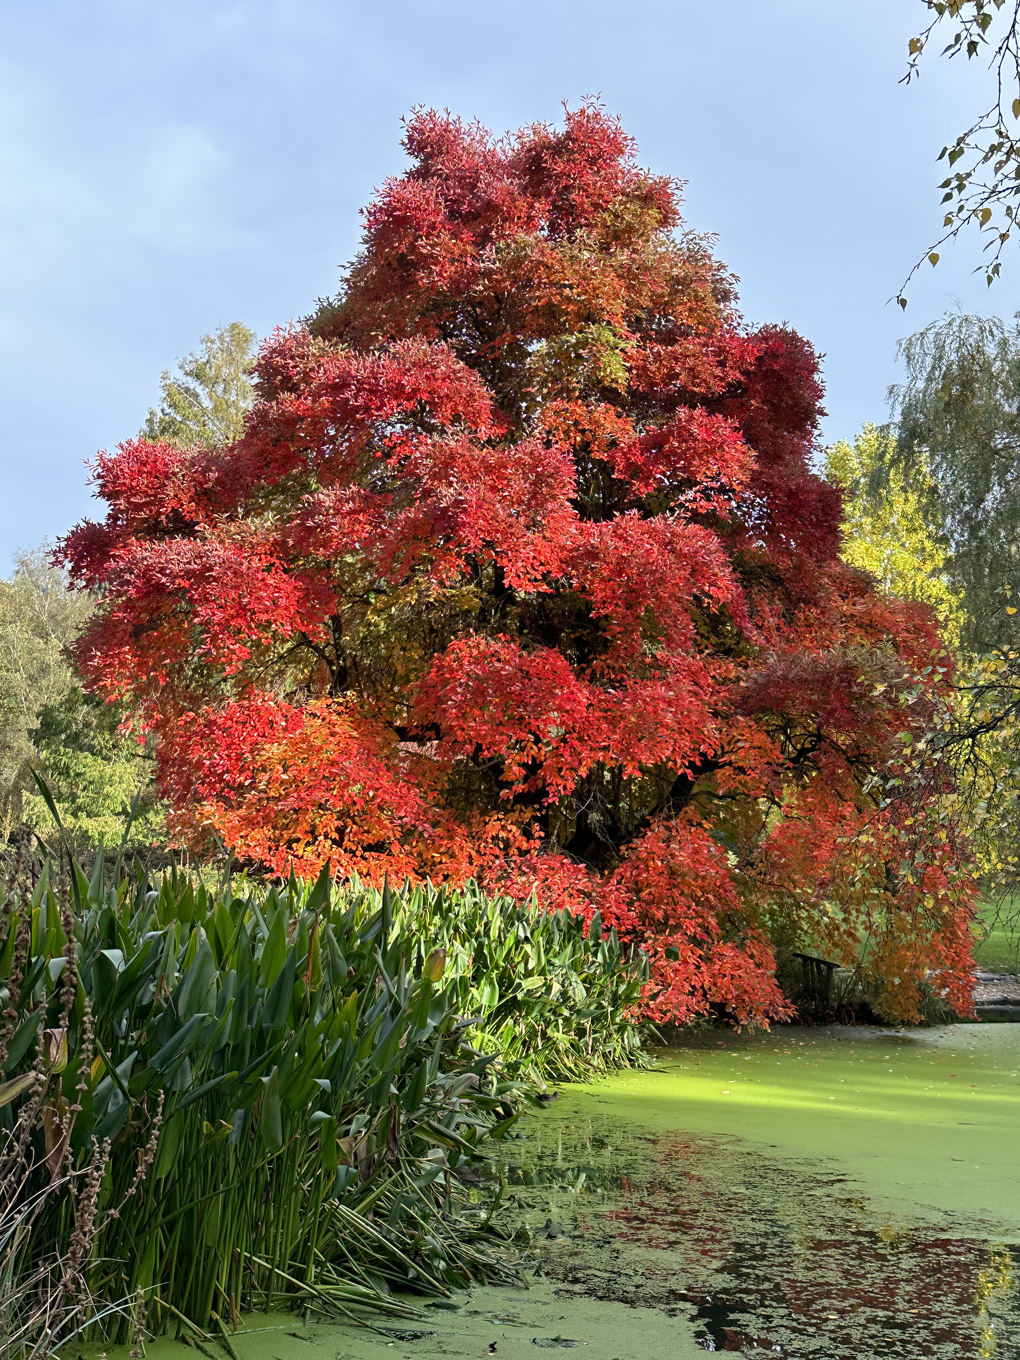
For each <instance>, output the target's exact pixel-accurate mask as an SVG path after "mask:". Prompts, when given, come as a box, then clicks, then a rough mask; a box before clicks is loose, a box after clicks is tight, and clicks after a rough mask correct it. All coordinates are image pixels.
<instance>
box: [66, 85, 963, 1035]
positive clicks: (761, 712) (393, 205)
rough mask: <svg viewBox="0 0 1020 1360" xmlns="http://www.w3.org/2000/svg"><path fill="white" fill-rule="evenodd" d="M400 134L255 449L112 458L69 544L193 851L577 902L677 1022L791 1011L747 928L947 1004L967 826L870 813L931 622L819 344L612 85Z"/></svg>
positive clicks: (290, 343)
mask: <svg viewBox="0 0 1020 1360" xmlns="http://www.w3.org/2000/svg"><path fill="white" fill-rule="evenodd" d="M404 145H405V147H406V149H407V152H408V154H409V156H410V159H411V168H410V169H409V170H408V171H407V172H406V173H405V174H404V175H402V176H401V177H399V178H397V179H392V180H390V181H388V182H387V183H386V184H385V186H384V187H383V189H382V191H381V192H380V193H379V195H378V197H377V199H376V201H375V202H374V203H373V205H372V206H371V208H370V209H369V210H368V212H367V217H366V227H365V236H364V247H363V250H362V252H361V254H360V255H359V256H358V257H357V259H356V260H355V261H354V263H353V265H352V266H351V268H350V271H349V273H348V275H347V278H346V281H345V283H344V287H343V289H342V291H341V293H340V295H339V297H338V298H337V299H336V300H334V301H331V302H328V303H325V304H323V305H321V306H320V307H319V309H318V311H317V312H316V313H315V314H314V315H313V316H312V317H311V318H310V320H309V321H308V322H307V323H306V324H304V325H302V326H299V327H295V328H291V329H289V330H286V331H281V332H279V333H278V334H276V335H275V336H274V337H273V338H272V339H271V340H270V341H269V343H268V344H267V345H266V346H265V347H264V349H263V350H262V353H261V356H260V358H259V361H258V364H257V369H256V376H257V402H256V405H255V408H254V410H253V412H252V415H251V417H250V419H249V421H248V425H247V429H246V433H245V434H244V436H243V438H242V439H240V440H239V441H238V442H237V443H235V444H231V445H229V446H225V447H219V448H212V449H207V448H190V449H181V448H177V447H173V446H171V445H168V444H161V443H156V444H153V443H147V442H145V441H141V440H130V441H128V442H126V443H125V444H123V445H121V446H120V448H119V449H118V450H117V451H116V452H115V453H113V454H102V455H100V456H99V458H98V460H97V462H96V464H95V469H94V473H95V483H96V486H97V489H98V494H99V495H100V496H101V497H102V498H103V499H104V500H105V501H106V502H107V504H108V506H109V510H108V513H107V516H106V520H105V522H104V523H103V524H102V525H96V524H92V523H85V524H82V525H80V526H79V527H78V528H76V529H75V530H74V531H73V532H72V533H71V534H70V535H69V536H68V538H67V539H66V540H65V542H64V544H63V546H62V554H61V555H62V560H63V561H64V562H65V563H66V564H67V565H68V566H69V567H70V569H71V571H72V573H73V576H74V579H75V580H76V581H78V582H79V583H80V584H81V585H82V586H83V587H87V588H89V589H92V590H95V591H97V592H99V593H100V595H101V599H102V604H101V607H100V608H99V609H98V611H97V613H96V615H95V617H94V620H93V622H92V625H91V627H90V628H89V630H88V632H87V633H86V635H85V636H84V637H83V638H82V639H81V642H80V645H79V647H78V664H79V667H80V669H81V672H82V674H83V675H84V676H85V677H86V679H87V682H88V683H89V684H90V685H91V687H93V688H94V689H95V690H96V691H98V692H99V693H102V694H104V695H106V696H108V697H109V698H111V699H112V698H126V699H128V700H129V701H130V702H131V704H132V705H133V706H134V709H135V711H136V712H138V713H139V714H140V716H141V718H142V720H143V722H144V723H145V725H146V726H147V727H149V728H150V729H154V730H155V733H156V735H157V737H158V751H159V768H160V778H161V782H162V788H163V791H164V793H165V795H166V797H167V798H168V799H169V802H170V804H171V806H172V808H173V811H174V816H175V818H176V824H177V828H178V830H179V833H180V835H181V836H182V837H184V838H185V839H187V840H188V841H190V842H191V843H193V844H196V845H201V844H202V843H203V840H204V839H208V838H209V836H210V834H211V833H215V834H216V835H217V836H219V837H220V838H222V839H223V840H224V841H225V842H226V843H228V844H230V845H232V846H233V847H235V849H236V850H237V851H238V852H239V853H241V854H242V855H245V856H248V857H250V858H252V859H254V860H257V861H260V862H262V863H264V864H266V865H268V866H271V867H272V868H273V869H274V870H275V871H277V872H279V873H285V872H287V871H289V870H290V869H291V868H293V869H295V870H296V871H297V872H299V873H312V872H314V871H315V870H316V869H317V868H318V867H319V866H320V865H321V864H322V863H323V862H324V861H325V860H327V859H329V860H331V861H332V862H333V864H334V866H335V867H336V868H337V869H338V870H339V871H341V872H353V871H356V872H358V873H359V874H361V875H363V876H366V877H368V878H370V879H375V880H378V879H379V878H381V876H382V875H383V874H386V873H388V874H389V875H390V877H391V878H394V877H402V876H404V875H407V876H410V877H414V876H420V875H426V874H427V875H431V876H432V877H433V878H445V879H447V880H450V881H454V882H456V881H462V880H464V879H466V878H468V877H472V876H473V877H477V878H479V879H481V880H482V881H483V882H485V883H487V884H489V885H491V886H494V887H501V888H504V889H507V890H510V891H512V892H515V893H518V894H530V893H531V892H532V891H533V890H537V892H538V895H539V897H540V899H541V900H542V901H544V902H547V903H549V904H551V905H559V904H564V903H565V904H567V905H569V906H571V907H573V908H574V909H576V910H578V911H585V912H588V913H591V912H593V911H594V910H596V909H598V910H599V911H600V912H601V916H602V920H603V921H604V922H606V923H607V924H612V925H614V926H615V927H616V928H617V929H618V930H620V931H621V932H622V933H624V934H625V935H626V936H628V937H629V938H631V939H634V940H637V941H639V942H640V943H642V944H643V945H644V946H645V947H646V948H647V949H649V950H650V952H651V954H652V956H653V962H654V973H653V984H652V987H651V989H650V992H649V1006H650V1010H651V1013H652V1014H654V1015H656V1016H658V1017H660V1018H664V1019H676V1020H683V1019H686V1018H688V1017H689V1016H691V1015H693V1014H696V1013H697V1012H699V1011H703V1010H705V1009H707V1008H708V1006H709V1005H711V1004H712V1003H716V1004H721V1005H724V1006H725V1007H727V1008H728V1009H729V1010H730V1011H731V1012H732V1013H733V1014H734V1015H735V1016H736V1017H737V1018H738V1019H739V1020H740V1021H746V1020H748V1019H757V1020H763V1019H766V1018H767V1017H769V1016H777V1015H780V1014H783V1013H784V1006H785V1003H784V1002H783V1000H782V997H781V994H780V992H779V990H778V988H777V986H776V982H775V978H774V958H773V948H772V945H771V944H770V939H772V940H779V941H780V942H781V943H785V944H787V945H788V946H791V947H793V946H794V945H795V943H796V942H797V941H801V942H810V943H812V944H813V945H814V947H816V948H819V949H824V950H826V951H827V952H828V953H830V954H835V955H836V956H837V957H840V958H841V959H843V960H844V961H851V960H852V959H854V958H855V957H856V956H857V954H858V952H859V950H860V947H861V945H862V943H865V942H866V944H867V949H866V951H865V957H866V966H867V967H868V968H870V969H871V971H872V973H873V976H874V977H875V978H876V979H878V980H879V983H880V985H881V986H882V987H883V988H884V997H883V1005H884V1007H885V1010H886V1012H887V1013H888V1014H890V1015H896V1016H903V1017H907V1018H909V1017H910V1016H912V1015H914V1014H915V1013H916V1002H917V996H918V987H919V985H920V981H921V979H922V978H923V977H924V976H925V975H926V974H927V975H928V976H929V979H930V980H932V981H934V983H935V984H936V985H937V986H939V987H941V988H942V989H946V990H948V992H949V994H950V995H951V997H952V999H953V1000H954V1001H955V1002H956V1004H958V1005H962V1006H966V1005H967V991H966V988H967V984H968V972H967V951H968V946H969V901H970V892H971V889H970V884H969V881H968V879H967V877H966V875H965V874H964V873H962V872H961V871H960V870H959V869H958V867H957V861H958V855H957V852H956V850H955V847H954V845H953V839H952V836H951V835H947V834H946V829H945V827H944V826H938V825H936V824H935V821H934V817H933V814H932V813H931V812H930V811H926V810H924V809H921V810H920V811H919V812H918V814H917V815H916V816H914V817H912V818H907V817H906V816H905V815H904V814H903V813H902V811H900V812H898V811H897V807H898V806H899V805H898V804H897V803H895V801H893V802H890V801H889V800H888V799H886V798H884V797H883V796H882V789H883V787H884V786H885V784H886V783H888V779H889V777H890V772H893V773H895V769H896V765H895V762H896V760H897V757H898V755H899V753H900V752H901V751H902V749H903V739H904V737H905V736H909V735H910V734H911V733H914V734H915V735H916V733H917V731H918V729H919V727H922V726H923V724H924V723H925V722H926V721H927V715H928V714H929V712H930V708H931V704H932V702H933V682H932V681H931V680H930V678H926V676H925V674H924V673H923V672H924V671H925V668H927V667H928V666H929V661H930V658H931V656H932V653H933V652H934V651H935V650H937V649H938V647H939V639H938V636H937V632H936V629H935V626H934V624H933V620H932V618H931V616H930V615H929V614H928V613H926V612H925V611H924V610H923V608H921V607H919V606H917V605H911V604H905V603H902V602H896V601H892V600H889V599H888V598H883V597H881V596H880V595H879V594H877V593H876V590H875V588H874V586H873V584H872V582H871V581H870V580H868V579H866V578H865V577H864V576H862V575H861V574H860V573H859V572H857V571H854V570H852V569H850V568H848V567H847V566H845V565H844V564H843V563H841V561H840V560H839V557H838V555H837V554H838V548H839V528H838V526H839V522H840V503H839V496H838V493H837V491H836V490H835V488H833V487H832V486H830V485H829V484H827V483H826V482H824V481H823V480H821V479H820V478H819V477H818V476H817V475H815V474H814V473H813V472H812V471H811V468H810V459H811V456H812V451H813V442H814V440H815V434H816V422H817V419H818V414H819V400H820V396H821V390H820V386H819V381H818V376H817V361H816V356H815V354H814V352H813V351H812V349H811V347H810V345H808V344H807V343H806V342H805V341H804V340H802V339H801V338H800V337H798V336H797V335H796V334H794V333H792V332H791V331H788V330H785V329H780V328H776V327H766V328H764V329H762V330H759V331H756V332H750V331H748V330H747V329H746V328H745V327H744V326H743V325H742V323H741V320H740V318H739V316H738V314H737V313H736V311H735V309H734V303H733V280H732V279H731V277H730V276H729V275H728V274H727V273H726V272H725V270H724V269H723V268H722V267H721V266H720V265H719V264H718V263H717V262H716V261H715V260H714V259H713V258H712V256H711V254H710V252H709V249H708V244H707V243H706V241H705V240H704V239H703V238H701V237H698V236H695V235H692V234H690V233H689V232H686V231H685V230H684V229H683V227H682V224H681V221H680V217H679V212H678V202H679V194H678V189H677V186H676V185H675V184H673V183H672V182H671V181H669V180H667V179H664V178H661V177H657V176H654V175H651V174H648V173H646V172H645V171H642V170H640V169H638V168H637V166H636V162H635V158H634V147H633V145H632V143H631V141H630V140H629V139H628V138H627V137H626V136H625V135H624V133H623V132H622V131H621V129H620V127H619V126H618V125H617V123H616V122H614V121H613V120H611V119H609V118H607V117H606V116H605V115H604V114H603V113H602V111H601V110H600V109H599V108H597V107H594V106H586V107H584V108H582V109H580V110H579V111H577V112H574V113H568V115H567V117H566V124H565V127H564V128H563V130H562V131H556V130H553V129H551V128H549V127H546V126H536V127H530V128H526V129H525V130H523V131H522V132H521V133H519V134H518V135H517V136H516V137H513V138H508V139H506V140H503V141H494V140H493V139H492V138H491V137H490V136H489V135H488V134H487V133H486V132H484V131H483V130H482V129H481V128H478V127H474V126H472V127H465V126H464V125H463V124H461V123H460V122H458V121H457V120H455V119H452V118H449V117H444V116H440V115H438V114H435V113H420V114H417V115H416V116H415V117H413V118H412V119H411V121H410V123H409V125H408V128H407V135H406V138H405V143H404ZM930 674H935V672H930ZM926 817H931V818H932V820H931V823H930V825H929V824H928V823H927V822H926V821H925V818H926ZM907 821H911V822H912V823H913V825H912V826H911V828H910V830H909V841H910V846H911V847H912V848H911V851H910V854H909V855H908V854H907V852H906V846H907V840H908V832H907V828H906V827H905V825H904V823H905V822H907ZM918 847H920V850H918ZM908 861H909V862H908Z"/></svg>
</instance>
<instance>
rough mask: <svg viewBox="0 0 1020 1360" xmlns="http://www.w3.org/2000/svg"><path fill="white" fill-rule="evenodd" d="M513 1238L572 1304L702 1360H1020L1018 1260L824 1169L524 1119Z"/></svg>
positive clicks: (734, 1147)
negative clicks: (677, 1342) (595, 1304)
mask: <svg viewBox="0 0 1020 1360" xmlns="http://www.w3.org/2000/svg"><path fill="white" fill-rule="evenodd" d="M529 1123H530V1128H529V1129H528V1137H527V1138H525V1139H522V1140H521V1141H520V1142H518V1143H516V1144H514V1145H512V1146H511V1147H510V1148H509V1149H507V1150H506V1153H505V1161H504V1164H503V1165H502V1167H501V1171H502V1174H503V1175H504V1176H505V1177H506V1180H507V1182H508V1190H509V1198H510V1205H509V1213H510V1214H511V1216H512V1217H513V1218H514V1219H516V1222H517V1225H518V1227H517V1231H518V1237H519V1240H522V1241H524V1240H527V1241H530V1242H531V1244H532V1247H533V1248H534V1249H535V1250H536V1251H537V1252H538V1253H539V1256H540V1258H541V1259H542V1261H543V1269H544V1271H545V1272H546V1274H547V1275H548V1276H550V1277H551V1278H552V1279H554V1280H556V1281H558V1282H559V1283H560V1284H561V1285H562V1286H563V1287H564V1288H569V1289H570V1290H571V1291H572V1292H574V1291H577V1290H578V1289H580V1290H582V1291H583V1292H584V1293H586V1294H589V1295H593V1296H596V1297H599V1298H604V1299H612V1300H616V1301H619V1302H623V1303H629V1304H632V1305H638V1306H653V1307H657V1308H660V1309H662V1310H664V1311H665V1312H666V1313H668V1314H670V1315H672V1316H677V1317H685V1318H689V1319H691V1320H693V1322H694V1323H695V1324H696V1327H697V1340H698V1344H699V1345H700V1346H701V1347H702V1348H703V1349H704V1350H706V1351H719V1352H730V1353H736V1354H742V1355H745V1356H748V1357H761V1358H762V1360H763V1358H764V1357H765V1356H791V1357H798V1356H803V1357H812V1358H813V1360H872V1357H874V1360H880V1358H881V1357H887V1356H888V1357H908V1358H909V1360H922V1358H923V1357H937V1358H938V1360H942V1358H943V1357H944V1360H970V1357H975V1360H993V1358H994V1360H1020V1300H1018V1297H1017V1281H1016V1278H1015V1276H1016V1267H1014V1262H1017V1263H1018V1266H1020V1244H1017V1243H1013V1242H1002V1241H996V1240H995V1239H994V1237H993V1236H992V1235H991V1233H990V1232H987V1233H986V1232H985V1231H983V1228H982V1225H981V1224H980V1223H976V1222H972V1223H970V1224H962V1225H961V1224H959V1223H958V1222H954V1221H951V1220H950V1218H949V1216H946V1217H945V1218H944V1219H940V1218H938V1217H937V1216H936V1215H934V1214H932V1215H930V1216H928V1217H927V1218H922V1217H920V1216H914V1217H908V1216H906V1215H903V1214H897V1215H895V1216H893V1215H890V1214H889V1213H888V1212H886V1211H883V1210H882V1209H880V1208H878V1207H877V1206H873V1205H871V1204H870V1203H869V1202H868V1201H867V1200H866V1199H863V1198H862V1197H861V1196H860V1194H859V1191H857V1188H856V1187H855V1186H853V1185H851V1184H850V1183H849V1181H847V1179H846V1178H844V1177H842V1176H840V1175H839V1174H834V1173H832V1172H831V1171H829V1170H827V1169H826V1168H825V1166H824V1165H823V1164H819V1163H809V1162H805V1161H797V1162H795V1163H794V1162H791V1161H789V1160H785V1161H784V1160H781V1159H779V1158H778V1157H777V1158H774V1159H773V1158H771V1157H770V1156H769V1155H768V1150H767V1149H765V1150H762V1149H756V1148H752V1147H749V1146H747V1145H745V1144H740V1143H738V1142H736V1141H729V1140H726V1139H712V1138H707V1137H699V1138H697V1139H695V1138H678V1137H673V1136H665V1137H663V1136H658V1135H655V1134H651V1133H647V1134H646V1133H643V1132H642V1131H640V1130H639V1129H636V1128H633V1127H629V1128H628V1127H621V1126H620V1125H619V1124H616V1125H614V1124H611V1123H610V1122H609V1121H599V1120H598V1119H581V1118H576V1119H571V1118H566V1119H551V1118H550V1117H549V1116H548V1115H544V1116H543V1117H542V1119H540V1120H538V1119H536V1120H532V1121H529Z"/></svg>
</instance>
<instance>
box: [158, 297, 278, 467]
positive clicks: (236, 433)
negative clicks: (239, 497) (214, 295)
mask: <svg viewBox="0 0 1020 1360" xmlns="http://www.w3.org/2000/svg"><path fill="white" fill-rule="evenodd" d="M201 343H202V348H201V350H200V351H198V352H197V353H194V354H188V355H186V356H185V357H184V358H183V359H182V360H181V361H180V364H179V365H178V373H179V376H177V377H175V376H174V375H173V374H171V373H169V372H165V373H164V374H163V375H162V377H161V378H160V390H161V393H162V395H161V399H160V403H159V407H158V408H154V409H151V410H150V411H149V415H148V419H147V420H146V422H145V424H144V426H143V427H142V436H143V437H144V438H145V439H151V440H165V441H167V442H168V443H171V444H180V445H181V446H182V447H188V446H190V445H192V444H205V445H207V446H209V447H210V448H211V447H212V446H213V445H214V444H222V443H229V442H230V441H231V440H233V439H238V438H239V437H240V435H241V432H242V431H243V429H244V419H245V416H246V415H247V413H248V411H249V409H250V407H251V403H252V384H251V367H252V364H253V363H254V361H255V332H254V331H252V330H249V329H248V327H247V326H242V325H241V323H240V322H239V321H231V322H230V324H229V325H227V326H220V327H219V328H218V329H217V330H216V331H214V332H213V334H212V335H203V336H202V342H201Z"/></svg>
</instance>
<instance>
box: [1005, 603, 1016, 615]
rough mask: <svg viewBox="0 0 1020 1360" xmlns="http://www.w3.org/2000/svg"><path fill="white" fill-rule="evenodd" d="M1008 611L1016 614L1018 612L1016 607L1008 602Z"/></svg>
mask: <svg viewBox="0 0 1020 1360" xmlns="http://www.w3.org/2000/svg"><path fill="white" fill-rule="evenodd" d="M1006 613H1007V614H1015V613H1016V610H1015V609H1014V607H1013V606H1012V605H1011V604H1008V605H1007V606H1006Z"/></svg>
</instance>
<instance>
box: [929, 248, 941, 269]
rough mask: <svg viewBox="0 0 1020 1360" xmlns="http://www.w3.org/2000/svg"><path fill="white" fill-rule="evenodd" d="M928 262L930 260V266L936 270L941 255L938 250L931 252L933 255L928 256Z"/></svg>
mask: <svg viewBox="0 0 1020 1360" xmlns="http://www.w3.org/2000/svg"><path fill="white" fill-rule="evenodd" d="M928 260H929V262H930V264H931V267H932V268H933V269H934V268H935V266H936V265H937V264H938V262H939V253H938V251H937V250H933V251H932V252H931V254H930V255H929V256H928Z"/></svg>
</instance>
